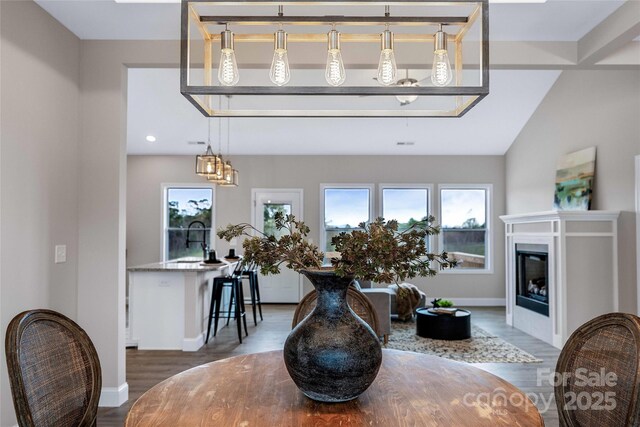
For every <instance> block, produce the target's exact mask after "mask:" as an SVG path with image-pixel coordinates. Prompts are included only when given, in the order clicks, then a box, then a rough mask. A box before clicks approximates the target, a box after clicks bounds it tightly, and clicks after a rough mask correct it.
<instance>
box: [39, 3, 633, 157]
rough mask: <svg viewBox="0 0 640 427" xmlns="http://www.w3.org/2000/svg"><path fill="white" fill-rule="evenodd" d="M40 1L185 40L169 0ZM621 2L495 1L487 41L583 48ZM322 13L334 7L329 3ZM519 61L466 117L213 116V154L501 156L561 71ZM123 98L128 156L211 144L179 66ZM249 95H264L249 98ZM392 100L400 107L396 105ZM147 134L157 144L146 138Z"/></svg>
mask: <svg viewBox="0 0 640 427" xmlns="http://www.w3.org/2000/svg"><path fill="white" fill-rule="evenodd" d="M35 1H36V2H37V3H38V4H39V5H40V6H41V7H43V8H44V9H45V10H46V11H48V12H49V13H50V14H51V15H52V16H53V17H54V18H56V19H57V20H58V21H60V22H61V23H62V24H63V25H65V26H66V27H67V28H68V29H69V30H71V31H72V32H73V33H74V34H76V35H77V36H78V37H79V38H81V39H89V40H94V39H95V40H177V39H179V30H180V5H179V4H178V3H174V2H172V0H164V2H161V1H154V0H120V1H121V2H116V1H115V0H70V1H68V0H35ZM123 1H124V2H123ZM127 1H145V2H144V3H135V2H132V3H128V2H127ZM490 1H491V0H490ZM502 1H507V3H502ZM509 1H511V2H513V3H509ZM624 3H625V1H624V0H547V1H546V2H544V3H526V2H525V3H517V2H516V0H500V2H496V3H493V4H491V7H490V17H491V27H490V40H492V41H500V42H502V41H506V42H509V41H512V42H523V43H520V45H521V46H525V45H527V44H530V43H528V42H538V41H542V42H548V41H557V42H574V45H576V46H577V45H578V44H579V43H578V42H581V41H582V40H584V38H585V35H587V34H588V33H590V32H591V31H592V30H593V29H594V28H595V27H596V26H597V25H598V24H600V23H601V22H603V21H604V20H605V19H607V17H609V16H610V15H611V14H612V13H613V12H615V11H616V10H617V9H618V8H619V7H620V6H621V5H623V4H624ZM300 7H304V6H300ZM234 8H235V6H227V7H226V10H224V12H225V13H226V14H233V9H234ZM271 9H273V10H271ZM334 9H335V8H334ZM378 9H379V8H372V9H371V10H370V11H369V12H368V14H372V15H373V14H376V13H379V12H380V11H379V10H378ZM320 12H322V11H320ZM253 13H254V14H257V13H275V6H273V7H262V8H256V9H255V10H253ZM344 13H345V14H346V12H344ZM326 14H336V13H335V10H332V9H331V8H330V7H329V6H327V10H326ZM363 14H365V13H363ZM618 15H620V14H618ZM636 35H637V34H636ZM253 52H254V53H252V55H253V56H251V59H252V60H254V63H261V62H260V60H261V59H262V58H258V57H257V56H255V51H253ZM632 54H634V52H632ZM525 55H526V54H525ZM258 56H259V55H258ZM267 56H268V55H267ZM243 59H244V58H243ZM176 60H177V58H176ZM520 60H521V62H519V63H518V65H517V66H516V67H511V68H515V69H497V70H496V69H494V70H491V92H490V95H489V96H488V97H487V98H486V99H484V100H483V101H482V102H480V103H479V104H478V105H477V106H476V107H475V108H473V109H472V110H471V111H470V112H469V113H468V114H466V115H465V116H464V117H462V118H458V119H450V118H447V119H440V118H433V119H417V118H416V119H319V118H313V119H290V118H289V119H287V118H280V119H275V118H253V119H249V118H233V119H230V120H227V119H224V120H219V119H213V120H211V121H210V122H211V124H212V126H213V131H212V133H211V138H212V146H213V147H214V150H215V151H217V150H218V142H219V141H222V147H223V152H224V153H226V152H227V148H226V147H227V140H228V138H227V132H228V134H229V136H230V152H231V154H232V155H238V154H258V155H260V154H274V155H292V154H336V155H339V154H392V155H393V154H395V155H414V154H416V155H461V154H472V155H501V154H504V153H505V152H506V151H507V150H508V148H509V146H510V145H511V144H512V143H513V141H514V140H515V139H516V138H517V136H518V134H519V133H520V132H521V130H522V129H523V127H524V126H525V125H526V123H527V122H528V120H529V119H530V117H531V115H532V114H533V113H534V112H535V110H536V109H537V107H538V106H539V105H540V103H541V102H542V100H543V99H544V97H545V96H546V94H547V93H548V91H549V90H550V89H551V87H552V86H553V84H554V82H555V81H556V79H557V78H558V76H559V75H560V73H561V71H560V69H550V68H554V67H549V66H544V65H543V66H536V65H531V66H527V65H526V64H528V62H526V61H527V59H524V60H522V59H520ZM570 61H573V59H570ZM516 62H517V61H516ZM533 63H534V62H532V64H533ZM406 66H410V64H409V63H408V64H406ZM302 68H304V67H302ZM527 68H530V69H527ZM556 68H557V67H556ZM242 72H243V73H254V74H255V75H256V76H262V77H264V74H265V70H264V69H262V70H258V69H249V70H244V69H243V70H242ZM310 72H312V70H301V69H297V70H296V78H303V79H304V78H306V77H304V73H310ZM410 72H411V77H416V78H418V79H421V78H424V77H426V75H420V73H421V72H422V73H424V72H425V71H424V70H422V71H421V70H410ZM372 73H373V74H374V73H375V70H363V69H351V70H349V78H350V79H355V80H356V81H359V82H365V83H364V84H365V85H366V84H372V83H371V77H370V76H371V75H372ZM243 75H244V74H243ZM298 76H302V77H298ZM127 97H128V111H127V119H128V120H127V151H128V153H129V154H159V155H169V154H184V155H194V154H198V153H202V152H203V151H204V148H205V146H203V145H198V144H194V142H196V141H206V139H207V122H208V120H207V119H206V118H204V117H203V116H202V115H201V114H200V113H199V112H198V111H197V110H196V109H195V108H194V107H193V106H192V105H191V104H190V103H189V102H188V101H187V100H186V99H185V98H184V97H183V96H182V95H181V94H180V92H179V72H178V70H177V69H129V81H128V94H127ZM367 101H369V102H378V101H379V102H389V103H395V99H394V98H393V97H389V98H387V99H385V100H374V99H372V98H368V99H367V98H363V99H360V100H355V101H354V102H356V103H357V102H367ZM232 102H234V105H235V106H238V105H237V104H242V101H240V100H239V99H237V98H234V99H233V100H232ZM251 102H252V103H253V104H256V103H257V104H259V103H262V102H266V101H264V99H261V98H260V97H251ZM293 102H304V101H301V100H294V101H293ZM419 102H420V100H418V101H417V103H419ZM264 106H265V107H268V105H266V104H265V105H264ZM394 107H397V106H396V105H395V104H394ZM149 135H152V136H154V137H155V138H156V141H155V142H153V143H151V142H147V140H146V137H147V136H149ZM219 135H220V136H219ZM398 143H400V144H398Z"/></svg>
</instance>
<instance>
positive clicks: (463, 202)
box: [440, 189, 486, 228]
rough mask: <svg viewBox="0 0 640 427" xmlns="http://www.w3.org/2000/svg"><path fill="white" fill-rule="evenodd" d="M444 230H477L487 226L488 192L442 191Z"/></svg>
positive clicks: (442, 222)
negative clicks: (486, 203)
mask: <svg viewBox="0 0 640 427" xmlns="http://www.w3.org/2000/svg"><path fill="white" fill-rule="evenodd" d="M441 197H442V202H441V203H442V218H440V221H441V224H442V227H443V228H476V227H478V226H479V227H484V226H485V216H486V206H485V200H486V190H482V189H479V190H476V189H473V190H464V189H462V190H457V189H456V190H442V192H441Z"/></svg>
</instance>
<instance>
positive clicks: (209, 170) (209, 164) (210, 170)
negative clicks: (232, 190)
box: [206, 160, 215, 175]
mask: <svg viewBox="0 0 640 427" xmlns="http://www.w3.org/2000/svg"><path fill="white" fill-rule="evenodd" d="M206 169H207V174H209V175H211V174H212V173H213V171H214V170H215V166H214V165H213V162H211V160H209V161H208V162H207V167H206Z"/></svg>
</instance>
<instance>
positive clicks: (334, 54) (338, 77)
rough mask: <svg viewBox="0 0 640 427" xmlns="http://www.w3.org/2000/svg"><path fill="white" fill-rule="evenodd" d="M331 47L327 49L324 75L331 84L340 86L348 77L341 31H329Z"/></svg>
mask: <svg viewBox="0 0 640 427" xmlns="http://www.w3.org/2000/svg"><path fill="white" fill-rule="evenodd" d="M327 36H328V39H329V49H328V50H327V68H326V70H325V74H324V77H325V79H326V80H327V83H329V84H330V85H331V86H340V85H341V84H342V83H344V81H345V79H346V78H347V76H346V73H345V71H344V62H342V53H340V33H339V32H337V31H336V30H331V31H329V34H328V35H327Z"/></svg>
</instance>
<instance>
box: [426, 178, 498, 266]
mask: <svg viewBox="0 0 640 427" xmlns="http://www.w3.org/2000/svg"><path fill="white" fill-rule="evenodd" d="M449 189H453V190H465V189H468V190H478V189H481V190H485V223H486V227H485V230H486V240H485V259H484V260H485V268H468V269H462V268H461V269H456V268H453V269H445V270H441V271H439V274H446V275H449V274H493V247H494V244H493V225H494V224H493V214H492V212H493V184H438V197H437V199H438V219H439V221H441V222H442V190H449ZM442 239H443V233H440V235H439V236H438V250H439V251H441V250H442V249H443V248H444V243H443V240H442Z"/></svg>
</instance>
